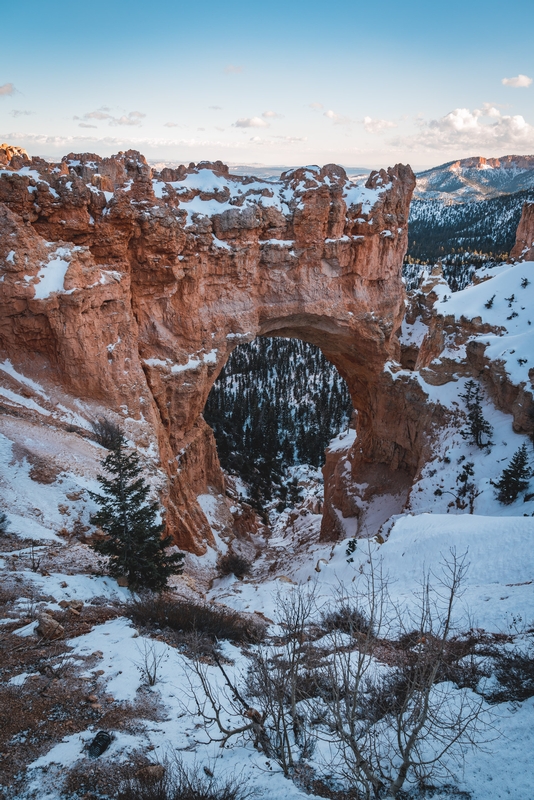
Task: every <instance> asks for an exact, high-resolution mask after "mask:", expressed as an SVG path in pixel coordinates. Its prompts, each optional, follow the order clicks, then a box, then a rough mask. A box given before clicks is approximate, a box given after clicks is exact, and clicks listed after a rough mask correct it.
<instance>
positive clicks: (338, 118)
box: [323, 109, 352, 125]
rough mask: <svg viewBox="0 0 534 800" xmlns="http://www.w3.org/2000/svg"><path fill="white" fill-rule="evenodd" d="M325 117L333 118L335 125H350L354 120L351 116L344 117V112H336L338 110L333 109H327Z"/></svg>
mask: <svg viewBox="0 0 534 800" xmlns="http://www.w3.org/2000/svg"><path fill="white" fill-rule="evenodd" d="M323 117H328V119H331V120H332V122H333V123H334V125H350V123H351V122H352V120H351V119H350V117H344V116H342V114H336V112H335V111H332V109H329V110H328V111H325V112H324V114H323Z"/></svg>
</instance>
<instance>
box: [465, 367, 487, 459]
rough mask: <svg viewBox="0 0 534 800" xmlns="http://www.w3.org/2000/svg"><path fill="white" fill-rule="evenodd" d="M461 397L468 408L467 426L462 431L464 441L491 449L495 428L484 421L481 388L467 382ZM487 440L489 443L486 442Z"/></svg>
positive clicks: (471, 382) (473, 382)
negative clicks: (467, 440)
mask: <svg viewBox="0 0 534 800" xmlns="http://www.w3.org/2000/svg"><path fill="white" fill-rule="evenodd" d="M460 397H461V398H462V399H463V400H465V404H466V406H467V426H466V428H465V430H463V431H462V436H463V437H464V439H469V440H470V441H471V443H472V444H476V446H477V447H480V448H481V449H482V448H484V447H490V445H492V444H493V442H492V441H491V434H492V433H493V428H492V427H491V425H490V424H489V422H488V421H487V420H486V419H484V414H483V412H482V395H481V392H480V386H477V384H476V383H475V381H467V383H466V384H465V394H461V395H460ZM486 438H487V441H485V440H486Z"/></svg>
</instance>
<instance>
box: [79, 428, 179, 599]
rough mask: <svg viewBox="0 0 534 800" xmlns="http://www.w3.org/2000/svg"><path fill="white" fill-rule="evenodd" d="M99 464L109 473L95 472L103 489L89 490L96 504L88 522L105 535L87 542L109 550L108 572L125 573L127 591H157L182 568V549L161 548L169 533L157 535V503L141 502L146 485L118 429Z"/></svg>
mask: <svg viewBox="0 0 534 800" xmlns="http://www.w3.org/2000/svg"><path fill="white" fill-rule="evenodd" d="M102 467H103V468H104V470H105V471H106V472H107V473H108V474H109V475H110V476H111V477H109V478H108V477H105V476H102V475H98V482H99V484H100V486H101V489H102V491H103V494H96V493H95V492H90V495H91V497H92V498H93V500H95V502H96V503H97V504H98V505H99V506H100V510H99V511H98V512H97V513H96V514H94V515H93V516H92V517H91V522H92V523H93V524H94V525H99V526H100V527H101V528H102V530H103V531H104V533H105V534H106V538H105V539H104V540H102V541H97V542H95V543H94V544H93V545H92V546H93V548H94V549H95V550H96V551H97V552H98V553H101V554H102V555H105V556H109V572H110V574H111V575H113V576H114V577H119V576H126V577H127V578H128V587H129V588H130V589H131V590H132V591H138V590H140V589H150V590H152V591H155V592H160V591H162V589H164V588H165V587H166V585H167V579H168V578H169V576H170V575H173V574H174V575H176V574H180V573H181V572H182V569H183V564H182V562H183V559H184V554H183V553H174V554H173V555H167V554H166V553H165V548H166V547H168V546H169V545H170V544H171V537H170V536H167V537H165V538H164V539H162V538H161V534H162V531H163V528H164V526H163V524H161V523H158V522H156V515H157V512H158V510H159V507H158V503H157V502H153V503H150V502H147V499H148V495H149V492H150V488H149V486H148V485H147V484H146V483H145V481H144V480H143V478H142V477H141V471H142V470H141V467H140V465H139V457H138V455H137V453H135V452H128V451H127V450H126V441H125V438H124V435H123V434H122V433H121V434H120V436H119V437H118V438H117V441H116V444H115V446H114V448H113V449H112V450H111V451H110V453H109V455H108V456H107V457H106V458H105V459H104V461H103V462H102Z"/></svg>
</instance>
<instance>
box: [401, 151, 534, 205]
mask: <svg viewBox="0 0 534 800" xmlns="http://www.w3.org/2000/svg"><path fill="white" fill-rule="evenodd" d="M416 178H417V186H416V188H415V192H414V199H417V200H440V201H442V202H446V203H466V202H471V201H477V200H488V199H490V198H494V197H499V196H501V195H503V194H514V193H516V192H521V191H525V190H528V189H532V188H534V155H529V156H514V155H510V156H501V157H500V158H483V157H482V156H472V157H470V158H462V159H459V160H458V161H449V162H447V163H446V164H441V165H440V166H437V167H432V168H431V169H427V170H424V172H419V173H416Z"/></svg>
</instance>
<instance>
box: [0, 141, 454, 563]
mask: <svg viewBox="0 0 534 800" xmlns="http://www.w3.org/2000/svg"><path fill="white" fill-rule="evenodd" d="M2 160H3V162H4V163H3V165H2V166H1V168H0V270H1V273H2V274H1V277H0V281H1V290H0V304H1V305H0V357H1V358H3V359H5V360H6V359H7V360H8V362H9V364H10V369H11V379H12V380H15V378H13V375H15V377H16V374H18V375H21V374H22V375H24V376H25V384H24V395H25V397H27V398H29V399H28V402H26V406H25V408H23V409H22V410H21V407H20V406H16V409H17V410H16V411H14V410H13V406H12V405H10V403H9V402H7V403H3V410H4V411H5V412H6V411H7V412H8V413H11V414H13V413H16V414H18V415H19V416H20V414H26V415H28V416H30V417H31V416H32V413H33V412H32V408H31V398H32V391H33V389H32V383H31V379H32V378H33V379H35V380H36V381H40V385H42V383H43V381H45V382H47V385H48V386H49V387H56V388H57V390H58V391H61V393H62V395H61V396H62V397H63V398H65V397H70V398H71V399H72V402H73V403H74V404H75V403H76V402H78V401H84V402H86V403H93V404H97V406H98V408H100V409H104V410H105V411H106V413H109V414H110V415H114V414H115V415H118V416H117V418H120V419H122V420H124V423H125V424H127V425H129V426H130V427H129V428H128V432H129V435H130V436H132V438H134V439H136V440H137V437H139V440H140V439H141V438H143V437H144V439H143V442H144V444H145V445H146V444H147V442H150V441H153V442H154V443H157V448H156V451H157V452H156V453H155V456H156V458H157V459H159V465H160V468H161V469H162V470H163V473H164V475H165V476H166V477H165V481H164V483H165V486H163V487H162V500H163V502H164V503H165V506H166V508H167V525H168V529H169V532H170V533H172V534H173V536H174V537H175V540H176V542H177V543H178V544H179V545H180V546H181V547H183V548H185V549H188V550H190V551H193V552H197V553H201V552H203V551H204V550H205V546H206V542H210V541H211V536H212V534H211V530H210V527H209V525H208V524H207V520H206V518H205V516H204V514H203V512H202V510H201V508H200V506H199V505H198V503H197V501H196V498H197V496H198V495H199V494H203V493H205V492H206V491H208V487H211V488H212V489H215V490H216V491H218V492H223V491H224V479H223V475H222V473H221V470H220V467H219V463H218V459H217V453H216V449H215V444H214V440H213V435H212V433H211V430H210V429H209V427H208V426H207V425H206V424H205V422H204V420H203V418H202V411H203V408H204V405H205V402H206V398H207V395H208V393H209V390H210V388H211V386H212V384H213V382H214V381H215V379H216V378H217V375H218V373H219V371H220V369H221V368H222V366H223V365H224V363H225V361H226V359H227V357H228V355H229V353H230V352H231V350H232V349H233V348H234V347H235V346H236V345H237V344H238V343H241V342H245V341H249V340H251V339H253V338H254V337H255V336H258V335H270V336H272V335H281V336H294V337H297V338H300V339H303V340H305V341H308V342H311V343H313V344H316V345H318V346H319V347H320V348H321V349H322V350H323V352H324V353H325V355H326V356H327V358H329V359H330V360H331V361H332V362H333V363H334V364H335V365H336V366H337V368H338V369H339V371H340V373H341V374H342V375H343V377H344V378H345V379H346V381H347V383H348V385H349V389H350V391H351V395H352V398H353V401H354V405H355V408H356V409H357V411H358V414H357V430H358V436H357V440H356V444H353V445H352V446H351V449H350V452H349V453H348V454H344V455H343V457H342V451H341V450H340V451H339V452H338V453H337V454H336V456H335V457H330V458H329V459H328V460H327V465H326V468H325V477H326V482H325V483H326V497H325V512H324V517H323V526H322V536H323V538H329V537H336V536H338V535H341V534H342V529H341V527H340V514H341V515H342V516H345V517H346V516H349V517H350V516H351V515H353V514H357V508H353V505H354V504H353V501H352V497H353V494H354V491H355V490H354V487H355V485H356V484H361V483H362V482H363V481H364V480H366V479H367V482H368V483H370V489H369V491H370V492H371V493H372V492H373V491H376V492H378V493H380V492H384V491H388V490H389V489H390V488H391V486H393V487H394V488H395V491H397V490H399V491H400V490H405V491H407V490H408V489H409V486H410V485H411V482H412V480H413V478H414V476H415V475H416V474H417V472H418V470H420V468H421V465H422V464H423V463H424V461H425V458H426V454H427V450H428V446H429V444H428V442H429V434H430V432H431V430H432V426H433V425H435V424H436V422H437V423H439V421H440V419H441V411H440V409H439V407H436V406H435V405H432V404H429V403H427V401H426V395H425V392H424V391H423V389H422V388H421V386H420V384H419V383H418V382H417V381H414V380H412V379H411V375H410V369H412V368H413V366H414V364H415V362H414V361H413V358H412V356H413V354H412V356H410V353H409V352H408V351H409V348H408V350H407V349H406V348H403V349H401V346H400V344H399V340H398V338H397V336H396V333H397V331H398V330H399V328H400V325H401V322H402V319H403V316H404V301H405V293H404V286H403V283H402V279H401V266H402V260H403V256H404V253H405V251H406V244H407V219H408V209H409V203H410V198H411V193H412V191H413V188H414V177H413V174H412V171H411V169H410V168H409V167H403V166H402V165H397V166H396V167H394V168H390V169H389V170H388V171H387V172H386V171H383V170H381V171H380V172H374V173H372V174H371V176H370V177H369V178H368V180H367V182H366V183H365V184H363V183H359V184H355V183H352V182H350V181H348V180H347V177H346V175H345V172H344V170H343V169H342V168H340V167H338V166H335V165H327V166H326V167H323V168H322V169H319V168H318V167H308V168H302V169H298V170H292V171H290V172H288V173H285V174H284V175H282V177H281V179H280V181H277V182H274V181H273V182H266V181H260V180H257V179H255V178H241V177H235V176H231V175H229V173H228V169H227V167H225V166H224V165H223V164H222V163H220V162H215V163H207V162H206V163H201V164H198V165H196V166H195V165H193V164H192V165H190V166H189V167H188V168H185V167H180V168H178V169H177V170H171V169H164V170H162V172H161V173H155V172H153V171H152V170H151V169H150V167H149V166H148V165H147V163H146V161H145V159H144V157H143V156H141V155H140V154H139V153H137V152H135V151H129V152H127V153H120V154H119V155H117V156H115V157H112V158H107V159H102V158H100V157H99V156H97V155H94V154H83V155H74V154H70V155H68V156H66V157H64V158H63V160H62V161H61V163H59V164H49V163H48V162H45V161H43V160H41V159H36V158H33V159H29V158H28V157H27V156H26V154H25V153H24V152H23V151H19V150H17V149H16V148H8V147H7V146H4V148H3V149H1V148H0V165H1V162H2ZM410 359H412V361H413V363H412V362H411V361H410ZM8 362H6V361H4V364H5V363H8ZM404 362H406V363H404ZM386 363H389V364H393V365H397V366H396V367H394V369H398V370H401V366H404V367H407V368H406V369H402V370H401V372H402V374H400V375H397V376H396V377H395V378H393V377H392V371H391V369H384V365H385V364H386ZM13 369H16V370H17V373H14V372H13ZM19 388H20V387H19ZM13 389H17V385H16V380H15V383H14V384H13V385H11V389H10V391H13ZM5 396H6V395H5V394H4V398H5ZM34 416H36V415H35V414H34ZM37 416H38V415H37ZM40 419H41V421H43V422H45V424H47V425H52V424H57V423H56V422H55V421H53V420H52V418H47V419H46V420H43V418H42V415H41V417H40ZM134 423H138V424H137V425H136V424H134ZM80 432H82V433H83V430H80ZM347 465H349V467H348V466H347Z"/></svg>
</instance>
